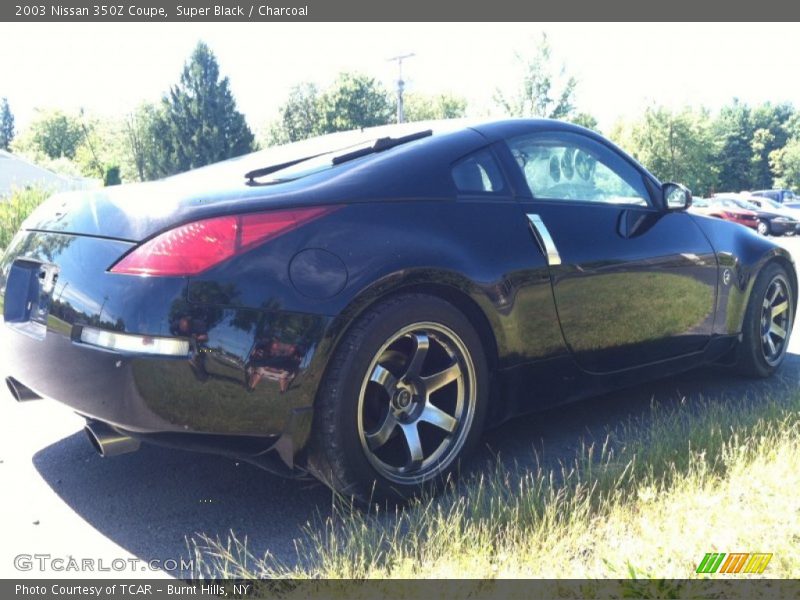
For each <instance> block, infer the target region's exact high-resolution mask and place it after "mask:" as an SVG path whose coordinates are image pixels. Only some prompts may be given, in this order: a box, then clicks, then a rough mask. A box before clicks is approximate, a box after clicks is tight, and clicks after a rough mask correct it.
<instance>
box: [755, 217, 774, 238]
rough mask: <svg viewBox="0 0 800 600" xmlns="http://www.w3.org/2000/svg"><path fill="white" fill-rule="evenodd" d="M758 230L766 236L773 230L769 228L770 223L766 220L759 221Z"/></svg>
mask: <svg viewBox="0 0 800 600" xmlns="http://www.w3.org/2000/svg"><path fill="white" fill-rule="evenodd" d="M756 232H757V233H758V234H760V235H764V236H767V235H770V233H771V232H770V228H769V223H767V222H766V221H759V222H758V224H757V225H756Z"/></svg>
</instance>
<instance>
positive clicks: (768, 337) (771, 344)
mask: <svg viewBox="0 0 800 600" xmlns="http://www.w3.org/2000/svg"><path fill="white" fill-rule="evenodd" d="M763 340H764V342H766V344H767V346H769V353H770V355H772V354H775V352H776V351H777V348H775V342H773V341H772V336H771V335H770V334H768V333H767V334H764V337H763Z"/></svg>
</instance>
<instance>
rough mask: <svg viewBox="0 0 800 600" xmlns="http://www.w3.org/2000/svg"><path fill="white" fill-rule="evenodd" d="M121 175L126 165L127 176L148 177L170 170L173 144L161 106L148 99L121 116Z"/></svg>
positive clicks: (166, 172) (147, 178)
mask: <svg viewBox="0 0 800 600" xmlns="http://www.w3.org/2000/svg"><path fill="white" fill-rule="evenodd" d="M122 130H123V145H124V147H125V153H124V158H123V161H122V163H123V179H124V178H125V173H124V171H125V167H126V165H127V166H128V168H129V169H130V171H131V178H136V179H138V180H139V181H150V180H152V179H157V178H159V177H163V176H165V175H168V174H169V173H171V172H172V159H171V157H172V155H173V147H172V143H171V140H170V138H169V126H168V124H167V122H166V118H165V116H164V110H163V106H161V105H155V104H150V103H143V104H141V105H139V107H137V108H136V110H134V111H133V112H132V113H130V114H128V115H127V116H126V117H125V120H124V122H123V124H122Z"/></svg>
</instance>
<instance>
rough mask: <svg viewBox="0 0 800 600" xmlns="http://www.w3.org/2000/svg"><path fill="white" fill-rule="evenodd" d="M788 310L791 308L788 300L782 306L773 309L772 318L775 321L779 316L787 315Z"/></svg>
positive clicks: (777, 305)
mask: <svg viewBox="0 0 800 600" xmlns="http://www.w3.org/2000/svg"><path fill="white" fill-rule="evenodd" d="M788 308H789V301H788V300H784V301H783V302H781V303H780V304H776V305H775V306H773V307H772V318H773V319H774V318H775V317H777V316H778V315H781V314H783V313H785V312H786V310H787V309H788Z"/></svg>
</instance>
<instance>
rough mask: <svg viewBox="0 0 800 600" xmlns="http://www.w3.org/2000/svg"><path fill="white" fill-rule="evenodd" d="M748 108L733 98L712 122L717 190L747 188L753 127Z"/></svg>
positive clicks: (726, 190)
mask: <svg viewBox="0 0 800 600" xmlns="http://www.w3.org/2000/svg"><path fill="white" fill-rule="evenodd" d="M750 112H751V111H750V107H749V106H747V105H746V104H743V103H741V102H740V101H739V100H738V99H734V101H733V104H731V105H729V106H725V107H723V108H722V110H721V111H720V113H719V115H718V116H717V118H716V119H715V121H714V125H713V132H714V138H715V139H716V141H717V144H719V152H718V154H717V156H716V161H715V164H716V165H717V168H718V169H719V175H718V187H717V189H718V190H720V191H724V192H738V191H740V190H746V189H750V162H751V158H752V155H753V150H752V146H751V141H752V139H753V124H752V120H751V118H750Z"/></svg>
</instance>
